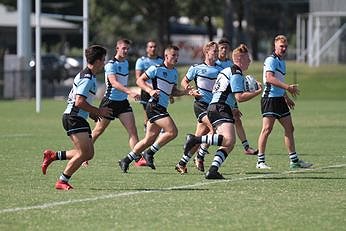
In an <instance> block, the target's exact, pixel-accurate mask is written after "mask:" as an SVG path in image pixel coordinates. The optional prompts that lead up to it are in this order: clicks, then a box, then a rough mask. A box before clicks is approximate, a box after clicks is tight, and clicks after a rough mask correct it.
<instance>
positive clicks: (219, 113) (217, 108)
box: [207, 103, 234, 128]
mask: <svg viewBox="0 0 346 231" xmlns="http://www.w3.org/2000/svg"><path fill="white" fill-rule="evenodd" d="M207 113H208V114H207V115H208V119H209V121H210V123H211V124H212V125H213V127H214V128H216V126H217V125H219V124H222V123H234V118H233V114H232V109H231V108H230V107H229V106H228V105H226V104H221V103H213V104H210V105H209V107H208V111H207Z"/></svg>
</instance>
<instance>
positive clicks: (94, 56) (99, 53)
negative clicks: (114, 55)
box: [85, 45, 107, 64]
mask: <svg viewBox="0 0 346 231" xmlns="http://www.w3.org/2000/svg"><path fill="white" fill-rule="evenodd" d="M106 54H107V50H106V49H105V48H104V47H102V46H100V45H91V46H90V47H88V48H87V49H85V58H86V60H87V63H89V64H94V63H95V62H96V60H102V58H103V57H104V56H106Z"/></svg>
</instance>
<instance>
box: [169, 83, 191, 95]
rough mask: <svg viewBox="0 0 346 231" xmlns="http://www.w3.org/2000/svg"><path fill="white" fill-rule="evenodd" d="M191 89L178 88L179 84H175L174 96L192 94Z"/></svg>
mask: <svg viewBox="0 0 346 231" xmlns="http://www.w3.org/2000/svg"><path fill="white" fill-rule="evenodd" d="M190 92H191V90H190V89H185V90H183V89H178V88H177V85H174V86H173V88H172V96H183V95H191V94H190Z"/></svg>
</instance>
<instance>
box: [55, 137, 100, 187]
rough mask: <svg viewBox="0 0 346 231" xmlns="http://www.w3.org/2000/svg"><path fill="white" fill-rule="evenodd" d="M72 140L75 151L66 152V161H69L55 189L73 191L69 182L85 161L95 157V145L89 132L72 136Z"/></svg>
mask: <svg viewBox="0 0 346 231" xmlns="http://www.w3.org/2000/svg"><path fill="white" fill-rule="evenodd" d="M70 139H71V141H72V143H73V149H72V150H69V151H66V159H68V160H69V161H68V162H67V165H66V167H65V170H64V171H63V172H62V174H61V175H60V177H59V180H58V181H57V183H56V185H55V188H56V189H59V190H69V189H71V188H72V186H71V185H70V184H69V183H68V182H69V180H70V178H71V177H72V175H73V174H74V173H75V172H76V171H77V170H78V169H79V168H80V166H81V165H82V163H83V162H84V161H86V160H90V159H92V158H93V156H94V145H93V143H92V141H91V137H90V134H89V133H88V132H82V133H76V134H71V135H70Z"/></svg>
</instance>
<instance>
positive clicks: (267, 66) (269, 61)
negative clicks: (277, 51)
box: [263, 57, 276, 72]
mask: <svg viewBox="0 0 346 231" xmlns="http://www.w3.org/2000/svg"><path fill="white" fill-rule="evenodd" d="M263 68H264V72H267V71H270V72H275V69H276V62H275V59H274V58H273V57H268V58H266V59H265V61H264V67H263Z"/></svg>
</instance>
